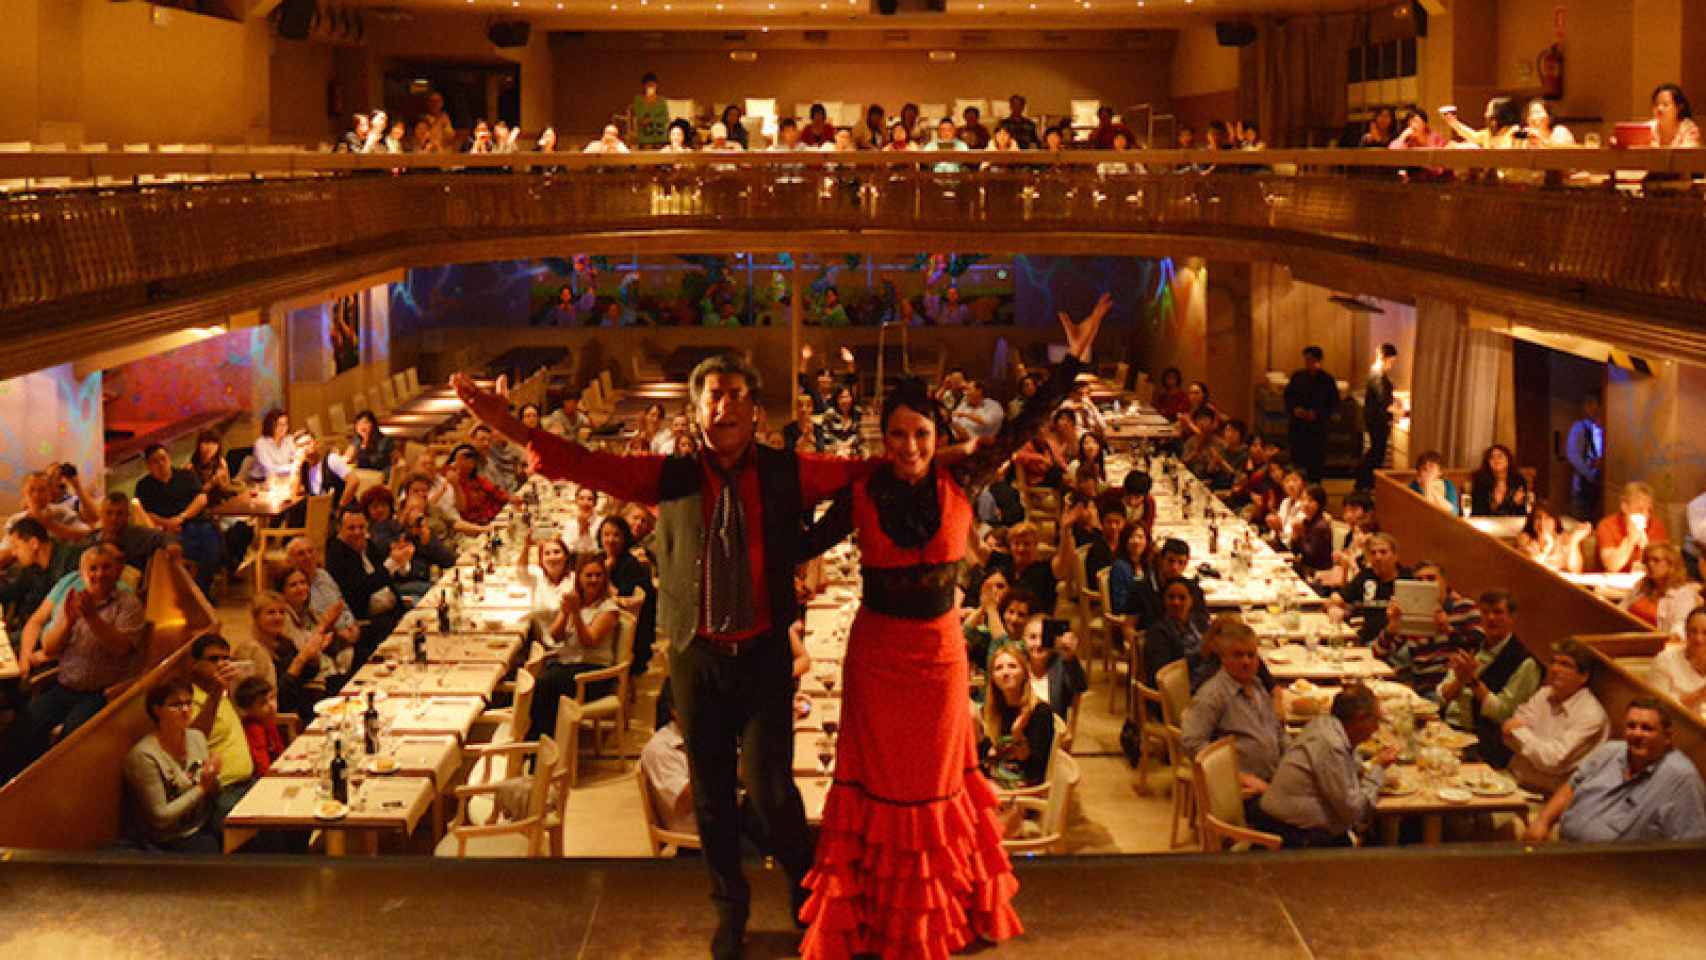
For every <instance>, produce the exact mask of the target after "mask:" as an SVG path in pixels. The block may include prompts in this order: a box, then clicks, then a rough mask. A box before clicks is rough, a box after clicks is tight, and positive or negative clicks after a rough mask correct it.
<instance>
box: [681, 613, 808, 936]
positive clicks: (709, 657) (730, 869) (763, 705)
mask: <svg viewBox="0 0 1706 960" xmlns="http://www.w3.org/2000/svg"><path fill="white" fill-rule="evenodd" d="M792 668H793V661H792V658H791V657H790V656H789V648H788V639H787V633H786V628H782V629H775V630H772V631H770V632H769V633H767V634H765V635H763V636H760V637H758V638H756V639H754V640H751V641H748V642H747V643H745V644H743V645H742V647H741V648H740V652H739V653H737V654H730V653H727V652H724V651H721V650H719V649H718V648H717V647H715V646H713V645H712V644H711V643H709V642H707V641H705V640H702V639H694V640H693V641H692V642H691V643H689V644H688V645H687V648H686V649H684V650H678V651H674V652H672V653H671V654H670V688H671V693H672V695H673V698H674V701H675V716H676V719H677V720H678V721H679V722H680V724H681V732H682V736H683V738H684V739H685V740H686V741H687V764H688V772H689V775H690V776H691V778H692V782H693V813H694V816H695V817H696V818H697V820H698V823H699V842H700V844H701V846H702V847H703V848H704V853H705V865H706V867H708V868H709V869H710V871H711V900H712V902H714V903H715V904H716V905H717V911H718V913H719V914H734V915H737V916H739V917H740V918H742V919H744V918H745V917H746V915H747V905H748V903H749V902H750V901H751V899H752V891H751V888H750V887H749V886H748V885H747V881H746V875H745V874H744V873H742V872H741V862H740V861H741V832H742V831H741V815H740V806H739V803H738V802H737V800H736V787H737V786H738V785H739V784H741V783H743V782H744V783H745V785H746V794H747V799H748V801H749V802H750V804H751V812H752V813H753V814H754V815H756V817H757V818H758V821H759V824H760V825H761V827H762V832H763V835H764V836H765V837H766V838H768V841H769V844H770V853H771V855H772V856H774V857H775V858H776V860H777V862H778V863H780V864H782V868H783V869H784V870H786V871H787V873H788V878H789V880H791V881H792V882H793V883H795V884H798V883H799V882H800V881H801V880H802V879H803V878H804V877H805V875H806V871H808V870H810V869H811V865H812V845H811V836H810V834H809V833H808V832H807V829H806V810H805V804H804V803H802V802H801V800H800V791H799V788H798V787H796V786H795V785H794V774H793V768H794V712H793V703H794V677H793V669H792Z"/></svg>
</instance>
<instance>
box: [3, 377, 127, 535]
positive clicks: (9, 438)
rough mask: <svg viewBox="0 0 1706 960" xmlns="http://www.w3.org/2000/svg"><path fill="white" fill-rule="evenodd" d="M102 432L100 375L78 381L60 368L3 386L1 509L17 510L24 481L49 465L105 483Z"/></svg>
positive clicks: (6, 381)
mask: <svg viewBox="0 0 1706 960" xmlns="http://www.w3.org/2000/svg"><path fill="white" fill-rule="evenodd" d="M101 429H102V428H101V375H100V374H99V373H92V374H89V375H88V376H86V377H84V378H83V379H81V380H79V379H77V377H76V375H75V374H74V373H73V372H72V369H71V365H70V364H61V365H60V366H57V367H49V368H48V369H46V370H37V371H36V372H34V373H30V374H25V375H24V376H21V377H13V378H12V379H10V380H5V381H0V509H4V510H5V511H7V512H8V513H10V512H11V511H12V510H13V509H15V507H14V504H16V503H17V502H18V496H19V493H20V492H21V489H22V486H23V479H24V477H25V476H26V475H28V474H29V473H30V472H31V471H34V470H40V469H41V468H43V467H45V466H47V465H48V464H50V463H65V462H69V463H74V464H76V465H77V471H78V473H80V474H82V475H83V476H84V477H96V478H99V477H101V476H102V475H103V473H104V471H105V466H106V457H105V452H104V449H103V446H102V435H101Z"/></svg>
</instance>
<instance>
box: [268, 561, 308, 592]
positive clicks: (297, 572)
mask: <svg viewBox="0 0 1706 960" xmlns="http://www.w3.org/2000/svg"><path fill="white" fill-rule="evenodd" d="M292 575H294V576H298V577H301V578H302V579H304V580H307V579H308V574H306V573H303V572H302V570H301V568H299V567H290V568H288V569H287V570H285V571H284V572H283V573H281V574H279V576H278V582H277V583H276V584H275V585H274V586H275V588H276V589H277V590H278V592H279V593H281V594H282V593H284V585H285V584H287V583H289V582H290V578H291V576H292ZM309 586H310V587H312V586H313V583H312V582H310V583H309Z"/></svg>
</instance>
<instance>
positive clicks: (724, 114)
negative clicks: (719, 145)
mask: <svg viewBox="0 0 1706 960" xmlns="http://www.w3.org/2000/svg"><path fill="white" fill-rule="evenodd" d="M730 110H733V111H734V112H735V113H736V114H737V115H740V116H744V115H745V114H746V111H745V110H742V109H741V108H740V104H738V103H731V104H729V105H728V106H726V107H724V108H723V112H722V114H721V115H720V116H718V117H717V119H718V120H719V121H721V122H722V124H723V126H725V127H727V126H728V125H729V111H730ZM731 129H732V128H731Z"/></svg>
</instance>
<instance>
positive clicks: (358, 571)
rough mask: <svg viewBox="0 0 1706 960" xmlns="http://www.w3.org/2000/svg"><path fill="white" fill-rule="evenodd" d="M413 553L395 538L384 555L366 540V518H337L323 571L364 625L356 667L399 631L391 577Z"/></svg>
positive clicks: (353, 514)
mask: <svg viewBox="0 0 1706 960" xmlns="http://www.w3.org/2000/svg"><path fill="white" fill-rule="evenodd" d="M414 552H415V547H414V544H413V543H410V542H409V541H408V540H405V539H399V540H397V541H396V542H395V543H393V544H391V549H390V551H389V553H388V554H387V553H381V552H380V551H379V548H378V547H377V546H375V545H373V544H372V543H370V542H369V540H368V531H367V514H365V513H363V512H362V511H361V510H360V509H358V508H354V507H352V508H350V509H347V510H345V511H344V512H343V513H342V514H340V515H339V517H338V527H337V535H336V536H334V537H333V538H332V539H331V540H330V541H328V542H327V544H326V572H327V573H329V574H331V576H332V580H333V581H335V582H336V583H337V585H338V592H339V593H340V594H342V595H343V599H344V604H345V605H346V606H347V607H348V608H349V612H350V614H351V615H352V616H354V617H355V619H356V621H357V622H358V623H362V624H364V626H362V628H361V639H360V640H358V641H357V642H356V648H355V662H356V663H358V664H359V663H364V662H366V660H367V658H368V657H369V656H371V655H372V654H373V651H374V649H375V648H377V647H378V646H379V644H380V643H383V642H384V640H385V638H386V637H389V636H390V635H391V633H392V631H394V630H395V629H397V623H398V621H400V620H401V619H402V617H403V613H404V610H403V600H402V597H401V596H400V595H399V594H398V592H397V587H396V583H395V582H394V580H393V578H394V577H395V576H396V575H397V574H400V573H403V572H404V571H406V570H408V569H409V562H410V561H411V560H412V559H413V558H414Z"/></svg>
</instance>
